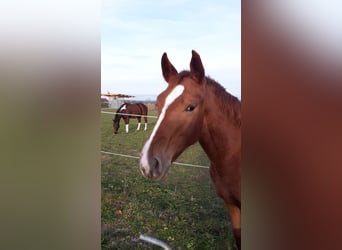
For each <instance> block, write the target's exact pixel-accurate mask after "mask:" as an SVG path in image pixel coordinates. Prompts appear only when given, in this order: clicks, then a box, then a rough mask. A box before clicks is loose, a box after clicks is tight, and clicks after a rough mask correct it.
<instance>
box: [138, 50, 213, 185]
mask: <svg viewBox="0 0 342 250" xmlns="http://www.w3.org/2000/svg"><path fill="white" fill-rule="evenodd" d="M161 67H162V73H163V77H164V79H165V81H166V82H167V83H168V86H167V88H166V89H165V90H164V91H163V92H162V93H161V94H159V96H158V97H157V108H158V113H159V115H158V120H157V123H156V125H155V127H154V129H153V131H152V134H151V136H150V137H149V139H148V140H147V142H146V143H145V145H144V147H143V150H142V156H141V159H140V170H141V172H142V174H143V175H144V176H145V177H148V178H151V179H155V180H159V179H161V178H163V177H164V176H165V175H166V173H167V172H168V169H169V166H170V165H171V163H172V162H173V161H174V160H176V158H177V157H178V156H179V155H180V154H181V153H182V152H183V151H184V150H185V149H186V148H187V147H188V146H190V145H192V144H194V143H195V142H197V141H198V139H199V136H200V132H201V129H202V126H203V117H204V97H205V87H206V84H205V83H206V79H205V76H204V68H203V64H202V61H201V58H200V56H199V55H198V54H197V53H196V52H195V51H192V58H191V61H190V71H182V72H180V73H178V72H177V70H176V69H175V67H174V66H173V65H172V64H171V62H170V61H169V59H168V57H167V54H166V53H164V54H163V56H162V59H161Z"/></svg>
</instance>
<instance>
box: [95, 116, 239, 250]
mask: <svg viewBox="0 0 342 250" xmlns="http://www.w3.org/2000/svg"><path fill="white" fill-rule="evenodd" d="M106 111H110V110H108V109H106ZM149 115H156V113H155V112H150V113H149ZM101 119H102V127H101V136H102V150H103V151H109V152H115V153H121V154H126V155H132V156H139V153H140V151H141V149H142V146H143V144H144V142H145V141H146V140H147V138H148V136H149V135H150V133H151V132H152V129H153V126H154V124H155V123H156V119H153V118H149V126H148V130H147V131H146V132H144V131H143V130H140V131H135V129H136V126H137V120H136V119H131V121H130V132H129V133H128V134H126V133H125V132H124V130H125V129H124V123H123V121H121V125H120V129H119V133H118V134H117V135H114V134H113V128H112V119H113V115H111V114H101ZM142 128H143V125H142ZM177 161H178V162H183V163H191V164H199V165H205V166H209V160H208V159H207V157H206V155H205V153H204V152H203V150H202V149H201V147H200V146H199V145H198V144H195V145H193V146H191V147H190V148H189V149H187V150H186V151H185V152H184V153H183V154H182V155H181V156H180V157H179V159H177ZM101 167H102V177H101V178H102V180H101V181H102V209H101V210H102V211H101V212H102V214H101V224H102V242H101V243H102V249H160V247H156V246H152V245H151V244H148V243H145V242H143V241H141V240H139V235H140V234H147V235H150V236H152V237H155V238H158V239H160V240H162V241H164V242H165V243H167V244H168V245H169V246H171V248H172V249H235V248H233V246H232V244H231V242H232V240H233V234H232V231H231V228H230V223H229V219H228V216H227V212H226V208H225V206H224V203H223V201H222V200H221V199H219V198H218V197H217V196H216V194H215V191H214V188H213V185H212V184H211V181H210V177H209V171H208V169H202V168H195V167H186V166H179V165H173V166H172V167H171V169H170V172H169V174H168V175H167V176H166V178H164V179H163V180H162V181H160V182H154V181H151V180H147V179H145V178H143V177H142V175H141V173H140V171H139V168H138V160H137V159H132V158H125V157H120V156H112V155H107V154H101Z"/></svg>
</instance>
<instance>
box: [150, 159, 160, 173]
mask: <svg viewBox="0 0 342 250" xmlns="http://www.w3.org/2000/svg"><path fill="white" fill-rule="evenodd" d="M152 166H153V169H154V170H155V171H158V170H159V168H160V161H159V159H158V158H156V157H155V158H153V165H152Z"/></svg>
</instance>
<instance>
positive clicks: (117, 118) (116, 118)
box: [114, 113, 121, 122]
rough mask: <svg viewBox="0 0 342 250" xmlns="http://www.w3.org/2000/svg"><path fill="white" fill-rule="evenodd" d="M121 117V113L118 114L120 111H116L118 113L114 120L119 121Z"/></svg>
mask: <svg viewBox="0 0 342 250" xmlns="http://www.w3.org/2000/svg"><path fill="white" fill-rule="evenodd" d="M120 118H121V115H120V114H118V113H116V114H115V117H114V121H115V122H118V121H120Z"/></svg>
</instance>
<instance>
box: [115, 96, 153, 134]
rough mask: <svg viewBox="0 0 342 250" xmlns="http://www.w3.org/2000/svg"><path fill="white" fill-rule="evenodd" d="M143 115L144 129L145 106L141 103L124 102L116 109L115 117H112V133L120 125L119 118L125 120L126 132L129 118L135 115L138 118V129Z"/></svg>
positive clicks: (145, 119) (116, 130)
mask: <svg viewBox="0 0 342 250" xmlns="http://www.w3.org/2000/svg"><path fill="white" fill-rule="evenodd" d="M142 116H143V117H144V121H145V129H144V130H145V131H146V129H147V106H146V105H145V104H143V103H134V104H130V103H124V104H122V105H121V106H120V107H119V108H118V110H117V111H116V114H115V117H114V119H113V128H114V134H117V133H118V130H119V127H120V119H121V118H122V119H123V120H124V121H125V127H126V133H128V126H129V118H132V117H135V118H137V119H138V127H137V130H140V125H141V117H142Z"/></svg>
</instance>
